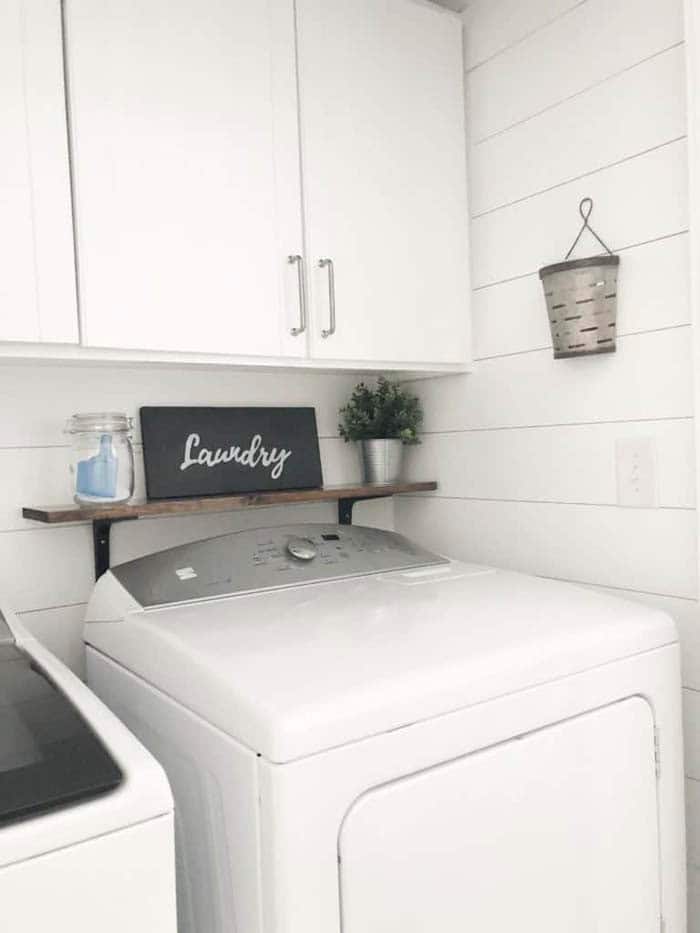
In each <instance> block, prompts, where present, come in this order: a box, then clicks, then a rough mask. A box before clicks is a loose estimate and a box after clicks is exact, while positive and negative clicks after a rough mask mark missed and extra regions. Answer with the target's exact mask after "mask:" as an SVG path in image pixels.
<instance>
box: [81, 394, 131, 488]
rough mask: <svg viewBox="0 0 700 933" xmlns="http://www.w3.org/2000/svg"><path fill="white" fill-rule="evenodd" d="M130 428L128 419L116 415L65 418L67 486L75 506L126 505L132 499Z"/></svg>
mask: <svg viewBox="0 0 700 933" xmlns="http://www.w3.org/2000/svg"><path fill="white" fill-rule="evenodd" d="M131 428H132V420H131V418H129V417H127V416H126V415H123V414H120V413H119V412H93V413H88V414H78V415H73V417H72V418H70V419H69V421H68V423H67V425H66V433H67V434H68V435H70V437H71V438H72V455H71V461H70V473H71V484H72V486H73V499H74V500H75V501H76V502H77V503H78V504H79V505H100V504H104V503H108V502H128V501H129V499H130V498H131V497H132V496H133V494H134V448H133V447H132V445H131Z"/></svg>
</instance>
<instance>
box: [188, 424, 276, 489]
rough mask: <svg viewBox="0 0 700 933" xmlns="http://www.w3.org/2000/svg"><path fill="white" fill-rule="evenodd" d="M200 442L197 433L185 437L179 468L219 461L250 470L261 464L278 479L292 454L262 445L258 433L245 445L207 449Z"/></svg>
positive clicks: (209, 465)
mask: <svg viewBox="0 0 700 933" xmlns="http://www.w3.org/2000/svg"><path fill="white" fill-rule="evenodd" d="M200 443H201V438H200V436H199V434H190V436H189V437H188V438H187V441H186V442H185V459H184V460H183V461H182V463H181V464H180V469H181V470H186V469H188V468H189V467H191V466H205V467H215V466H218V465H219V464H220V463H238V464H240V465H241V466H247V467H250V469H251V470H254V469H255V468H256V467H257V466H260V465H262V466H264V467H265V468H266V469H268V470H270V476H271V478H272V479H279V478H280V476H281V475H282V472H283V470H284V466H285V464H286V462H287V460H288V459H289V457H291V455H292V451H291V450H285V449H284V447H282V448H280V449H279V450H278V449H277V448H276V447H272V448H271V449H270V450H268V449H267V448H266V447H263V445H262V437H261V436H260V434H254V435H253V437H252V438H251V441H250V444H249V445H248V446H247V447H241V446H240V445H232V446H231V447H226V448H223V447H217V448H216V450H209V449H208V448H207V447H200V446H199V445H200ZM270 468H271V469H270Z"/></svg>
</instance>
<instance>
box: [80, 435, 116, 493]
mask: <svg viewBox="0 0 700 933" xmlns="http://www.w3.org/2000/svg"><path fill="white" fill-rule="evenodd" d="M118 467H119V462H118V460H117V458H116V457H115V456H114V452H113V450H112V435H111V434H103V435H102V436H101V437H100V449H99V452H98V453H97V454H96V455H95V456H94V457H90V458H89V459H87V460H81V461H80V462H79V463H78V470H77V477H76V492H77V493H78V495H80V496H90V497H92V498H96V499H113V498H114V497H115V496H116V494H117V470H118Z"/></svg>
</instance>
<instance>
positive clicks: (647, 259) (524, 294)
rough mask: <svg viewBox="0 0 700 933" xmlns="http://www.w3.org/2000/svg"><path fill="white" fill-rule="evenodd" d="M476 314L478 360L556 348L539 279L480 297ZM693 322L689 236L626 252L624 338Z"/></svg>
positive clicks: (621, 296) (621, 298)
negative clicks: (553, 345)
mask: <svg viewBox="0 0 700 933" xmlns="http://www.w3.org/2000/svg"><path fill="white" fill-rule="evenodd" d="M472 315H473V334H474V357H475V359H477V360H479V359H484V358H489V357H492V356H500V355H504V354H508V353H522V352H523V351H525V350H536V349H540V348H542V347H551V346H552V338H551V334H550V330H549V321H548V318H547V310H546V306H545V300H544V295H543V290H542V283H541V282H540V279H539V276H538V275H537V274H534V275H529V276H526V277H525V278H522V279H514V280H513V281H511V282H503V283H502V284H500V285H493V286H491V287H489V288H482V289H479V290H478V291H476V292H474V295H473V299H472ZM689 323H690V296H689V271H688V235H687V234H685V233H683V234H679V235H678V236H674V237H669V238H668V239H665V240H656V241H654V242H652V243H645V244H643V245H641V246H635V247H633V248H631V249H626V250H624V251H623V252H622V253H621V264H620V273H619V284H618V299H617V333H618V335H624V334H634V333H641V332H643V331H647V330H657V329H661V328H664V327H678V326H679V325H682V324H689Z"/></svg>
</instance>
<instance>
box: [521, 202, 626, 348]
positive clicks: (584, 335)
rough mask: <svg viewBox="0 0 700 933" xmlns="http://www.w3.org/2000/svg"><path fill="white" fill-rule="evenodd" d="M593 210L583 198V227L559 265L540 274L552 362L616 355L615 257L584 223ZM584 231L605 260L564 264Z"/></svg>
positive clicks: (597, 257)
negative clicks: (601, 252)
mask: <svg viewBox="0 0 700 933" xmlns="http://www.w3.org/2000/svg"><path fill="white" fill-rule="evenodd" d="M592 210H593V201H592V200H591V198H584V199H583V200H582V201H581V203H580V204H579V213H580V214H581V217H582V218H583V225H582V227H581V229H580V230H579V232H578V236H577V237H576V239H575V240H574V242H573V244H572V246H571V249H570V250H569V252H568V253H567V254H566V257H565V259H564V262H558V263H555V264H554V265H551V266H544V267H543V268H542V269H540V279H541V280H542V286H543V288H544V295H545V299H546V301H547V311H548V313H549V327H550V330H551V332H552V343H553V345H554V359H555V360H560V359H566V358H568V357H573V356H589V355H591V354H595V353H613V352H614V351H615V346H616V343H615V338H616V329H617V274H618V267H619V265H620V257H619V256H616V255H614V254H613V253H612V251H611V250H610V249H608V247H607V246H606V244H605V243H604V242H603V240H601V238H600V237H599V236H598V234H597V233H596V232H595V230H594V229H593V228H592V227H591V225H590V224H589V222H588V221H589V218H590V216H591V212H592ZM584 230H589V231H590V232H591V233H592V234H593V236H594V237H595V238H596V240H597V241H598V242H599V243H600V245H601V246H602V247H603V249H604V250H605V251H606V253H607V255H604V256H603V255H601V256H591V257H589V258H587V259H572V260H570V259H569V256H571V254H572V253H573V251H574V249H575V248H576V246H577V245H578V242H579V240H580V239H581V236H582V234H583V232H584Z"/></svg>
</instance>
